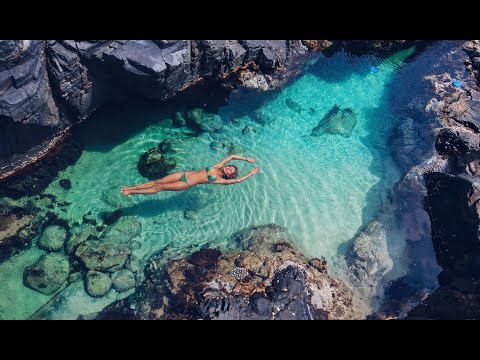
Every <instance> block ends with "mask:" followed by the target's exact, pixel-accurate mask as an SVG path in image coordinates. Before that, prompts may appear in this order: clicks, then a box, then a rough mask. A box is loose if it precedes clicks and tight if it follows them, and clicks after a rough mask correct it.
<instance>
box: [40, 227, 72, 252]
mask: <svg viewBox="0 0 480 360" xmlns="http://www.w3.org/2000/svg"><path fill="white" fill-rule="evenodd" d="M66 239H67V231H66V230H65V228H63V227H61V226H58V225H52V226H48V227H46V228H45V229H44V230H43V233H42V236H41V237H40V239H39V240H38V247H39V248H41V249H43V250H47V251H59V250H61V249H62V248H63V245H64V244H65V240H66Z"/></svg>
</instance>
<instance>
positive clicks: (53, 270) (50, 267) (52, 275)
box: [23, 253, 70, 295]
mask: <svg viewBox="0 0 480 360" xmlns="http://www.w3.org/2000/svg"><path fill="white" fill-rule="evenodd" d="M69 273H70V265H69V262H68V259H67V258H66V257H65V256H63V255H61V254H59V253H50V254H47V255H44V256H43V257H42V258H41V259H40V260H39V261H38V262H36V263H35V264H33V265H31V266H29V267H27V268H26V269H25V271H24V274H23V283H24V284H25V286H28V287H30V288H32V289H34V290H37V291H40V292H41V293H43V294H45V295H50V294H53V293H54V292H55V291H57V290H58V289H60V288H61V287H62V285H63V284H64V283H65V282H66V281H67V278H68V275H69Z"/></svg>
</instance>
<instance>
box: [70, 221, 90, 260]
mask: <svg viewBox="0 0 480 360" xmlns="http://www.w3.org/2000/svg"><path fill="white" fill-rule="evenodd" d="M96 236H97V230H96V227H95V226H94V225H92V224H82V225H80V226H78V227H75V228H74V229H73V231H72V234H71V235H70V237H69V238H68V239H67V242H66V244H65V251H66V252H67V254H69V255H70V254H72V253H73V252H74V251H75V250H76V248H77V246H78V245H80V244H82V243H84V242H85V241H87V240H88V239H89V238H94V237H96Z"/></svg>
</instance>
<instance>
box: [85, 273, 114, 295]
mask: <svg viewBox="0 0 480 360" xmlns="http://www.w3.org/2000/svg"><path fill="white" fill-rule="evenodd" d="M111 288H112V279H110V276H108V275H107V274H105V273H103V272H100V271H89V272H87V275H86V277H85V290H86V291H87V293H88V294H89V295H90V296H93V297H102V296H105V295H107V293H108V292H109V291H110V289H111Z"/></svg>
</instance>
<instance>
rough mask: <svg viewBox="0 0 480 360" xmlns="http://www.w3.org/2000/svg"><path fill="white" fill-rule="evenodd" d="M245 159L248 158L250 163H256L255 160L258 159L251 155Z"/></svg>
mask: <svg viewBox="0 0 480 360" xmlns="http://www.w3.org/2000/svg"><path fill="white" fill-rule="evenodd" d="M245 160H247V161H248V162H249V163H254V162H255V161H257V159H255V158H251V157H247V158H246V159H245Z"/></svg>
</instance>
